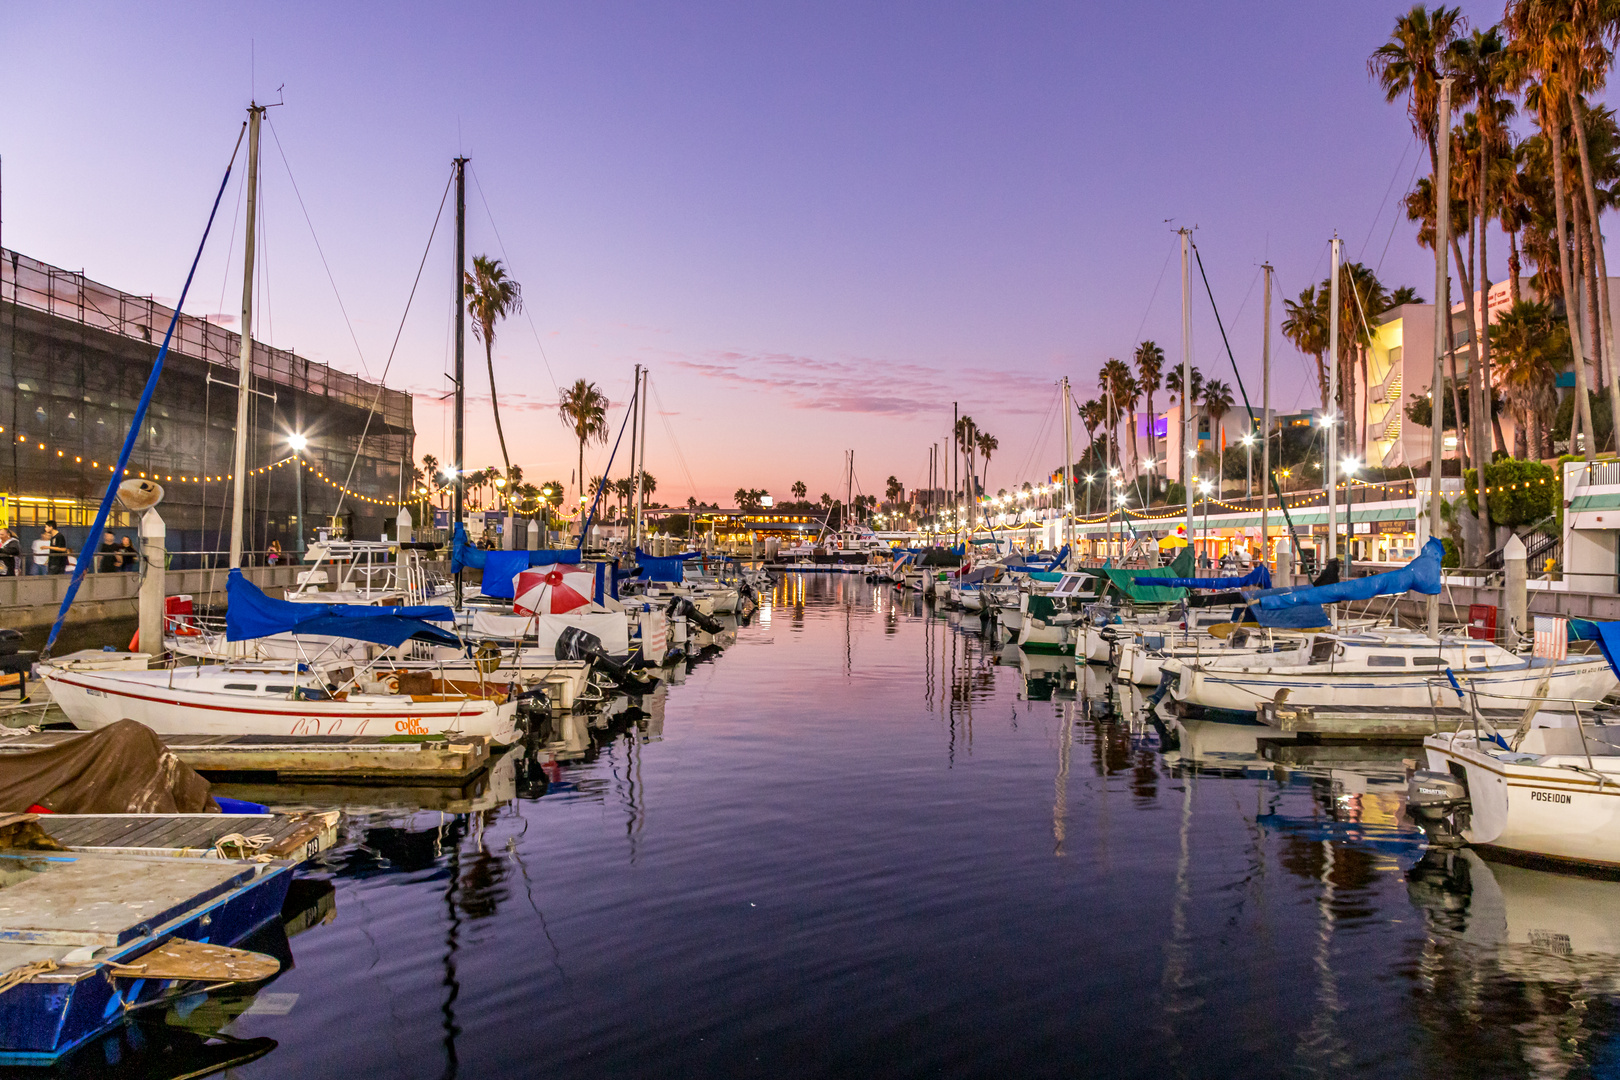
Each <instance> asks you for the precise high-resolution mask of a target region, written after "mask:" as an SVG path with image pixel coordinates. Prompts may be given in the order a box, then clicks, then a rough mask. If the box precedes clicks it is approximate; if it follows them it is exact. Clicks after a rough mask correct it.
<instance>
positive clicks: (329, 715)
mask: <svg viewBox="0 0 1620 1080" xmlns="http://www.w3.org/2000/svg"><path fill="white" fill-rule="evenodd" d="M217 671H218V669H215V668H212V667H203V668H186V669H181V670H179V671H177V672H176V673H175V674H174V675H173V677H172V678H171V677H170V673H169V672H166V671H153V672H97V671H73V670H65V669H62V668H58V667H55V666H53V665H49V664H41V665H40V666H39V668H38V673H39V677H40V678H42V679H43V680H44V681H45V682H46V683H47V684H48V685H49V686H50V689H51V696H52V698H53V699H54V700H55V701H56V703H57V704H58V705H59V706H60V707H61V709H62V712H63V713H64V714H66V716H67V718H68V720H70V721H71V722H72V723H73V726H74V727H76V728H80V729H81V730H86V731H92V730H95V729H97V728H102V727H106V726H107V725H108V724H113V723H116V722H117V721H119V720H135V721H138V722H139V723H141V724H144V725H146V726H147V727H149V728H151V729H152V730H153V731H155V732H157V733H158V734H159V735H287V736H299V735H369V736H387V735H438V734H451V735H483V736H485V737H487V738H489V739H490V740H491V741H493V742H498V743H511V742H515V741H516V740H517V736H518V725H517V704H516V703H515V702H512V701H506V702H501V703H499V704H497V703H496V702H494V701H490V700H485V699H477V698H467V699H453V700H443V701H416V700H413V699H412V698H410V697H407V696H404V695H389V694H375V695H372V694H351V695H350V696H349V697H348V698H347V699H345V700H328V701H303V700H295V699H292V698H290V697H267V696H258V695H255V696H247V695H244V694H236V693H222V692H219V691H217V690H213V689H191V688H188V687H187V686H186V683H187V681H188V680H196V679H198V678H199V676H198V675H194V674H192V673H193V672H199V673H206V674H209V675H213V674H216V673H217ZM241 679H242V681H243V682H258V683H263V682H265V681H267V680H268V681H272V682H279V681H289V682H290V681H291V679H292V677H291V675H288V674H269V675H267V674H266V673H264V672H254V673H251V674H243V675H242V676H241ZM211 682H212V680H210V683H211Z"/></svg>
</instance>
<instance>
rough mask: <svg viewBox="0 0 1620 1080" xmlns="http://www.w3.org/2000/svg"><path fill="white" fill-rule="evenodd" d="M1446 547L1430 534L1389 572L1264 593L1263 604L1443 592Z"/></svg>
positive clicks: (1293, 604) (1275, 606) (1269, 607)
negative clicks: (1415, 552)
mask: <svg viewBox="0 0 1620 1080" xmlns="http://www.w3.org/2000/svg"><path fill="white" fill-rule="evenodd" d="M1445 553H1446V549H1445V547H1444V546H1443V545H1442V544H1441V543H1440V541H1438V540H1436V539H1434V537H1432V536H1431V537H1430V538H1429V540H1428V542H1427V543H1425V544H1424V545H1423V550H1422V551H1421V552H1420V553H1419V554H1418V557H1417V558H1415V559H1413V560H1412V561H1411V562H1409V563H1407V564H1406V565H1405V566H1403V567H1401V568H1400V569H1399V570H1391V571H1390V572H1389V573H1387V574H1373V575H1371V576H1370V577H1364V578H1351V579H1350V580H1349V581H1341V582H1339V583H1338V584H1337V585H1324V586H1322V587H1320V588H1311V589H1294V590H1291V591H1289V592H1285V593H1279V594H1277V595H1275V596H1262V597H1261V598H1260V606H1261V607H1262V608H1264V609H1265V610H1267V611H1276V610H1278V609H1279V608H1289V607H1298V606H1300V605H1302V604H1333V603H1338V602H1339V601H1341V600H1371V599H1372V598H1373V597H1375V596H1399V595H1400V594H1401V593H1403V592H1407V591H1411V592H1417V593H1423V594H1424V595H1427V596H1436V595H1438V594H1439V592H1440V560H1441V559H1443V558H1444V557H1445Z"/></svg>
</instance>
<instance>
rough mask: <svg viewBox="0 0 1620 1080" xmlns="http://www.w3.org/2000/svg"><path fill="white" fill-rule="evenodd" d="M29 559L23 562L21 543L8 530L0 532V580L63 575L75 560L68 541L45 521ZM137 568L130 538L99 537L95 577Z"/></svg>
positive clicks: (137, 563) (136, 551)
mask: <svg viewBox="0 0 1620 1080" xmlns="http://www.w3.org/2000/svg"><path fill="white" fill-rule="evenodd" d="M29 550H30V558H29V560H28V561H27V562H26V563H25V562H24V560H23V547H22V539H21V538H20V537H19V536H18V535H17V534H16V533H14V532H13V531H12V530H10V529H0V577H12V576H17V575H21V574H23V573H28V574H65V573H67V572H68V571H69V570H71V569H73V567H74V565H75V563H76V562H77V559H76V558H75V556H74V555H73V553H72V552H71V551H70V550H69V549H68V543H67V537H65V536H63V535H62V531H61V530H60V529H58V528H57V527H56V522H54V521H47V522H46V523H45V529H44V531H43V532H41V533H40V535H39V537H38V538H37V539H36V540H34V542H33V543H32V545H30V548H29ZM139 564H140V552H139V551H138V550H136V548H135V545H134V544H133V543H132V542H131V541H130V539H129V537H127V536H126V537H124V538H122V539H119V538H117V537H115V536H113V534H112V532H111V530H109V531H107V532H104V533H102V534H101V546H100V547H99V548H98V549H97V551H96V564H95V566H94V567H93V568H92V569H94V571H95V572H96V573H98V574H112V573H117V572H119V571H123V570H134V569H136V568H137V567H138V566H139Z"/></svg>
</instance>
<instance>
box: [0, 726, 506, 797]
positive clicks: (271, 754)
mask: <svg viewBox="0 0 1620 1080" xmlns="http://www.w3.org/2000/svg"><path fill="white" fill-rule="evenodd" d="M84 734H85V733H84V732H82V731H25V730H16V731H13V732H4V731H0V755H4V754H15V753H24V752H27V751H31V750H44V749H48V748H50V747H54V746H60V745H62V743H64V742H67V741H69V740H72V739H77V738H82V737H83V736H84ZM160 738H162V739H163V742H164V744H165V745H167V746H168V748H169V749H170V750H172V751H174V754H175V756H176V757H178V758H179V759H180V760H181V761H184V762H185V763H186V764H187V765H190V766H191V767H192V768H193V769H196V770H197V771H198V772H200V773H202V774H203V775H205V776H208V775H211V774H226V773H228V774H247V773H269V774H273V775H275V776H276V777H278V778H282V779H287V780H312V779H320V780H326V781H329V782H356V783H372V782H376V781H388V782H394V783H398V782H408V783H427V784H461V783H464V782H465V781H466V780H468V779H470V778H471V777H473V776H476V775H478V774H479V773H481V772H483V771H484V769H486V768H487V767H488V766H489V761H490V751H489V742H488V740H486V739H485V738H484V737H483V736H479V735H469V736H465V737H459V738H453V739H444V740H421V741H415V742H404V741H402V742H394V741H391V740H390V739H389V738H387V737H382V738H378V737H375V736H364V735H303V736H298V737H290V736H285V735H163V736H160Z"/></svg>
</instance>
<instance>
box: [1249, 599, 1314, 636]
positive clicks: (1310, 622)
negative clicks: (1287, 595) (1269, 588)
mask: <svg viewBox="0 0 1620 1080" xmlns="http://www.w3.org/2000/svg"><path fill="white" fill-rule="evenodd" d="M1232 621H1233V622H1235V623H1246V622H1252V623H1258V624H1259V625H1261V626H1264V627H1266V628H1267V629H1270V630H1319V629H1322V628H1324V627H1329V626H1332V625H1333V620H1331V619H1329V618H1328V613H1327V612H1326V611H1325V610H1323V608H1322V605H1321V604H1300V605H1298V606H1296V607H1286V608H1276V609H1274V610H1267V609H1265V608H1263V607H1260V606H1259V605H1258V604H1250V605H1248V606H1246V607H1241V608H1238V609H1237V610H1236V611H1234V612H1233V613H1232Z"/></svg>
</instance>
